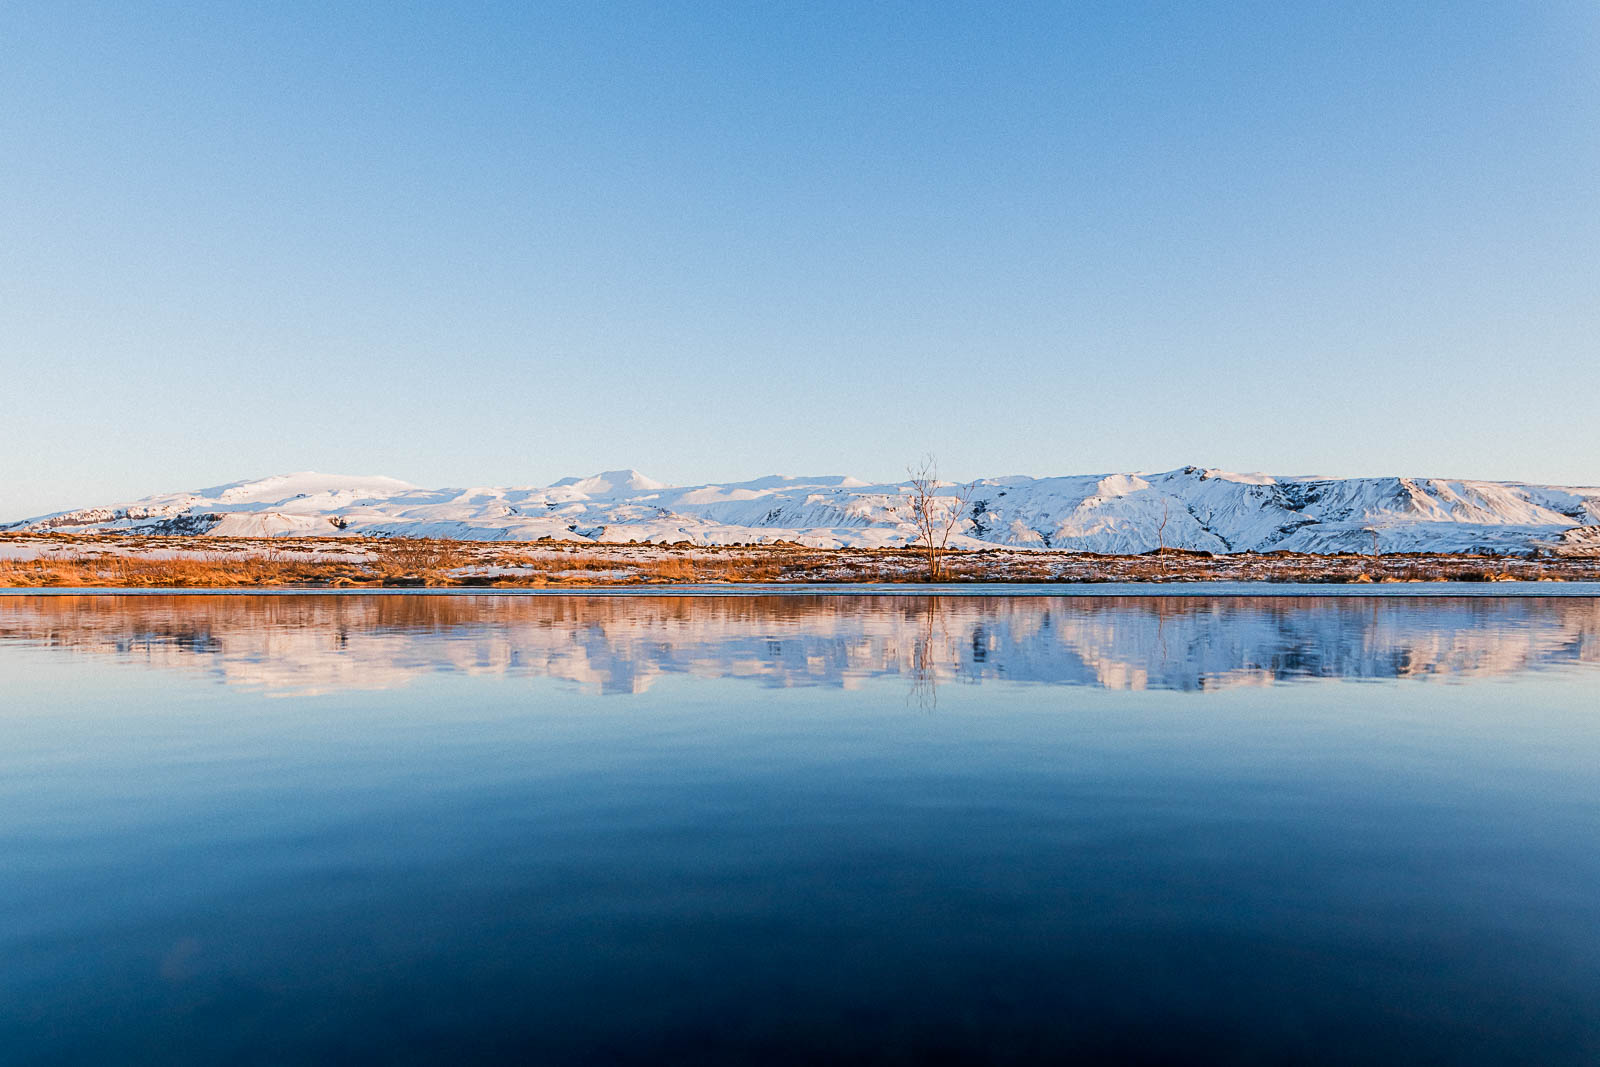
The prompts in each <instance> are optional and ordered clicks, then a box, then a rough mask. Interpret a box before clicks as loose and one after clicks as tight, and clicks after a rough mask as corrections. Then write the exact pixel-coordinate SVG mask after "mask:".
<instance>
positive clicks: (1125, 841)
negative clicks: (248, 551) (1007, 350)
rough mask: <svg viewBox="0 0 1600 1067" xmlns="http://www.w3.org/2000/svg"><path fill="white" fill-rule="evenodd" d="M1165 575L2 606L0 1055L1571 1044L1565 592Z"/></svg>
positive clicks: (1020, 1052) (1406, 1055)
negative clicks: (1169, 585) (1045, 586)
mask: <svg viewBox="0 0 1600 1067" xmlns="http://www.w3.org/2000/svg"><path fill="white" fill-rule="evenodd" d="M1147 592H1148V591H1147ZM1154 592H1155V593H1156V594H1157V595H1143V596H1042V595H1029V596H998V595H997V596H987V595H963V596H917V595H802V594H777V593H774V594H771V595H757V596H706V595H694V596H689V595H683V596H678V595H657V596H641V595H629V596H602V595H561V596H496V595H460V594H453V595H448V596H427V595H341V596H328V595H324V596H300V595H278V596H265V595H263V596H212V595H182V596H160V595H158V596H115V595H81V596H16V595H0V694H3V697H0V704H3V710H0V857H3V860H0V1062H4V1063H7V1064H47V1063H50V1064H54V1063H60V1064H77V1063H118V1064H156V1063H160V1064H170V1063H207V1064H210V1063H235V1064H239V1063H261V1064H284V1063H296V1064H303V1063H326V1062H338V1063H367V1062H371V1063H405V1062H432V1061H439V1060H449V1061H462V1060H475V1059H486V1058H491V1057H493V1058H504V1059H517V1060H522V1061H527V1062H536V1063H546V1064H576V1063H696V1064H699V1063H728V1062H760V1063H786V1062H793V1063H813V1062H818V1061H823V1062H856V1061H872V1062H888V1063H907V1064H910V1063H929V1062H935V1063H939V1062H951V1063H961V1062H991V1063H1021V1062H1028V1063H1033V1062H1038V1061H1040V1060H1053V1061H1060V1060H1071V1059H1081V1060H1087V1061H1094V1060H1114V1061H1119V1062H1145V1063H1162V1062H1175V1061H1200V1062H1213V1063H1251V1064H1257V1063H1299V1064H1322V1063H1328V1064H1332V1063H1374V1062H1404V1063H1407V1064H1426V1063H1438V1064H1480V1063H1481V1064H1491V1063H1492V1064H1503V1063H1537V1064H1593V1063H1596V1062H1600V597H1595V596H1581V595H1580V596H1574V595H1565V596H1532V595H1515V596H1506V595H1494V591H1493V590H1489V591H1487V592H1485V591H1475V592H1474V594H1473V595H1452V594H1451V593H1450V592H1436V593H1435V595H1429V596H1390V595H1341V596H1312V595H1274V596H1254V595H1239V596H1218V595H1194V593H1195V590H1193V589H1189V590H1184V591H1182V592H1183V593H1184V594H1185V595H1165V594H1164V592H1163V591H1161V590H1156V591H1154ZM1280 592H1282V591H1280ZM1345 592H1346V593H1349V592H1351V591H1350V590H1345ZM1568 592H1571V591H1570V590H1569V591H1568Z"/></svg>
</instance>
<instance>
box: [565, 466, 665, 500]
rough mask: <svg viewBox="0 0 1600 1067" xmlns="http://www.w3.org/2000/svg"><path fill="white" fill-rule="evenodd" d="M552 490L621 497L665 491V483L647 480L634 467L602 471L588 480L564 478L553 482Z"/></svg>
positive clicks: (652, 479)
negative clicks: (626, 494) (572, 490)
mask: <svg viewBox="0 0 1600 1067" xmlns="http://www.w3.org/2000/svg"><path fill="white" fill-rule="evenodd" d="M550 488H552V489H575V490H577V491H578V492H580V493H582V494H584V495H585V496H621V495H623V494H624V493H647V492H650V491H652V490H655V489H665V488H667V484H666V483H665V482H658V481H656V480H655V479H654V478H647V477H645V476H644V475H643V474H640V473H639V472H638V471H636V470H634V469H633V468H632V467H628V468H625V469H623V470H616V471H601V472H600V473H599V474H591V475H590V476H589V477H587V478H562V479H561V480H560V481H558V482H552V483H551V485H550Z"/></svg>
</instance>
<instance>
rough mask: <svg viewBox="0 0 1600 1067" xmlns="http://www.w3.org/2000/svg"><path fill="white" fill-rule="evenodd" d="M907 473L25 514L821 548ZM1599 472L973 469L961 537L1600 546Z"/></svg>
mask: <svg viewBox="0 0 1600 1067" xmlns="http://www.w3.org/2000/svg"><path fill="white" fill-rule="evenodd" d="M908 503H909V497H908V494H907V487H906V486H905V485H903V484H886V485H867V484H865V483H863V482H859V481H856V480H854V479H851V478H839V477H825V478H787V477H777V476H774V477H770V478H760V479H757V480H755V481H750V482H739V483H734V484H725V485H700V486H687V487H683V486H680V487H674V486H666V485H662V484H660V483H659V482H655V481H652V480H650V479H649V478H646V477H645V476H644V475H642V474H640V473H638V472H637V471H631V470H627V471H610V472H607V473H605V474H597V475H594V476H593V477H590V478H564V479H562V480H561V481H558V482H556V483H555V484H554V485H550V486H546V487H543V488H523V489H498V488H474V489H419V488H417V487H416V486H413V485H408V484H407V483H405V482H401V481H396V480H395V479H393V478H351V477H342V476H337V475H322V474H309V473H307V474H289V475H279V476H276V477H272V478H263V479H260V480H258V481H248V482H235V483H232V484H230V485H222V486H216V487H214V488H211V489H200V490H195V491H194V492H188V493H167V494H162V495H159V496H153V497H147V498H146V499H144V500H139V501H134V502H131V503H124V504H115V505H108V506H104V507H90V508H82V509H79V510H77V511H70V512H62V513H60V514H57V515H47V516H43V517H41V518H37V519H30V520H27V521H24V522H21V523H16V524H14V526H13V528H16V529H25V530H57V531H72V532H84V531H92V530H119V531H144V532H150V533H167V534H200V533H209V534H214V535H229V536H280V535H290V534H295V535H310V534H319V535H339V534H344V535H353V534H367V535H375V536H393V535H404V536H412V537H451V538H463V539H471V540H489V541H492V540H536V539H538V538H541V537H552V538H556V539H561V540H579V541H585V540H588V541H605V542H625V541H651V542H676V541H690V542H693V543H695V544H702V545H714V544H731V543H736V542H763V541H776V540H789V541H798V542H800V543H803V544H808V545H814V546H819V547H836V546H843V545H848V546H881V545H902V544H906V543H909V542H910V541H911V540H912V539H913V537H914V533H915V532H914V529H913V527H912V524H911V521H910V519H911V512H910V508H909V506H908ZM1597 531H1600V488H1590V489H1574V488H1562V487H1559V486H1544V485H1524V484H1521V483H1515V482H1468V481H1447V480H1442V479H1429V478H1346V479H1330V478H1295V479H1291V478H1273V477H1270V476H1267V475H1262V474H1232V473H1229V472H1227V471H1218V470H1202V469H1200V468H1198V467H1185V468H1183V469H1181V470H1175V471H1167V472H1165V473H1162V474H1111V475H1084V476H1077V477H1065V478H1022V477H1016V478H991V479H983V480H980V481H978V482H976V483H974V484H973V485H972V499H971V501H970V503H969V505H968V507H967V508H966V509H965V511H964V513H963V515H962V516H961V519H960V523H959V529H958V530H957V533H956V536H955V538H954V540H953V542H952V543H953V544H957V545H960V546H962V547H966V548H985V547H993V546H996V545H1005V546H1011V547H1016V548H1049V547H1055V548H1061V549H1076V550H1082V551H1089V552H1117V553H1121V552H1142V551H1145V550H1147V549H1151V548H1155V547H1156V546H1157V544H1158V543H1159V542H1160V540H1164V542H1165V544H1166V545H1168V546H1169V547H1174V548H1190V549H1201V550H1205V551H1210V552H1242V551H1246V550H1255V551H1269V550H1275V549H1283V550H1288V551H1295V552H1350V551H1359V552H1367V551H1371V550H1372V547H1373V537H1374V535H1376V537H1377V539H1378V544H1379V546H1380V547H1381V549H1382V550H1383V551H1388V552H1411V551H1429V552H1469V551H1501V552H1526V551H1529V550H1530V549H1532V548H1534V547H1535V546H1538V545H1542V544H1555V543H1560V544H1561V545H1562V547H1563V548H1564V549H1565V550H1568V551H1573V552H1583V551H1600V547H1597V544H1600V543H1597V542H1596V540H1595V537H1594V536H1593V535H1594V534H1595V533H1596V532H1597Z"/></svg>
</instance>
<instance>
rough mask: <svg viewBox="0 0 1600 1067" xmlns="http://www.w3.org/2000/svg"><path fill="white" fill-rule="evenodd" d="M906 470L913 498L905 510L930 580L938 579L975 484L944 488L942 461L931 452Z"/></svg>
mask: <svg viewBox="0 0 1600 1067" xmlns="http://www.w3.org/2000/svg"><path fill="white" fill-rule="evenodd" d="M906 473H907V474H908V475H910V478H911V499H910V500H909V501H908V502H907V503H906V504H905V505H904V512H903V513H904V514H905V516H906V518H908V519H909V520H910V521H911V523H912V525H914V526H915V527H916V528H917V539H916V542H915V543H917V544H920V545H921V546H922V550H923V552H924V553H926V556H927V561H928V581H930V582H937V581H938V580H939V579H940V578H941V577H943V576H944V554H945V552H946V551H948V550H949V545H950V535H951V534H952V533H954V532H955V531H956V527H958V526H960V525H961V522H962V520H963V519H965V518H966V513H967V507H968V505H969V504H971V502H972V489H973V487H972V486H971V485H952V486H948V487H944V486H943V485H942V483H941V482H940V481H939V462H938V460H936V459H935V458H934V457H933V456H932V455H926V456H923V457H922V459H921V461H920V462H918V463H915V464H912V465H911V466H909V467H907V468H906ZM941 488H943V489H944V491H943V492H941V491H940V490H941Z"/></svg>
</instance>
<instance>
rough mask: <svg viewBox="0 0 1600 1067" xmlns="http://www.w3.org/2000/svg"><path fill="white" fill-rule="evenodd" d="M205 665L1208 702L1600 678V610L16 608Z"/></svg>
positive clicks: (265, 672) (745, 603)
mask: <svg viewBox="0 0 1600 1067" xmlns="http://www.w3.org/2000/svg"><path fill="white" fill-rule="evenodd" d="M19 641H20V642H26V643H29V644H31V645H35V646H43V647H47V648H52V649H62V650H67V651H73V652H83V653H99V654H103V655H107V656H111V657H114V658H116V659H117V660H119V661H124V662H132V663H140V664H145V665H148V666H151V667H156V668H173V669H184V670H196V669H199V670H205V671H209V672H212V673H214V674H215V675H216V676H217V677H219V678H220V679H221V680H222V681H224V682H226V683H228V684H239V685H248V686H252V687H257V688H262V689H265V690H268V691H272V692H282V693H302V694H305V693H316V692H328V691H336V690H340V689H379V688H388V687H392V686H396V685H402V684H405V683H406V682H407V681H409V680H410V679H413V678H415V677H417V676H418V675H421V674H425V673H430V672H437V671H459V672H467V673H489V674H520V675H530V676H549V677H554V678H562V679H566V680H569V681H571V682H575V683H578V684H580V685H583V686H585V687H590V688H594V689H597V690H599V691H602V692H606V693H636V692H640V691H642V690H644V689H645V688H647V687H648V686H649V685H650V684H651V683H652V682H653V681H654V680H655V679H657V678H660V677H662V676H664V675H671V674H680V673H687V674H694V675H700V676H706V677H734V678H745V679H750V680H752V681H755V682H758V683H761V684H764V685H771V686H794V685H834V686H850V685H852V684H855V683H858V682H859V681H861V680H862V679H866V678H874V677H883V676H899V677H903V678H906V679H908V680H909V681H912V682H914V683H919V684H922V685H928V684H942V683H945V682H957V681H965V682H982V681H988V680H993V679H1007V680H1011V681H1020V682H1038V683H1046V684H1056V685H1087V686H1098V687H1104V688H1110V689H1145V688H1152V689H1180V690H1205V689H1217V688H1223V687H1228V686H1237V685H1266V684H1272V683H1275V682H1283V681H1290V680H1295V679H1306V678H1358V679H1359V678H1407V677H1450V678H1470V677H1483V676H1497V675H1507V674H1514V673H1517V672H1521V671H1528V670H1536V669H1541V668H1548V667H1556V666H1562V665H1575V664H1586V665H1590V666H1593V665H1597V664H1600V600H1597V599H1589V598H1561V599H1539V598H1484V597H1460V598H1456V597H1448V598H1437V599H1427V600H1413V599H1394V598H1384V597H1381V596H1380V597H1371V598H1316V597H1308V598H1287V597H1263V598H1253V597H1219V598H1198V597H1173V598H1137V599H1125V598H1096V597H1070V598H1060V599H1056V598H1008V597H959V598H940V597H915V596H896V597H871V596H860V597H855V596H827V597H807V596H770V597H761V596H757V597H734V598H718V597H681V598H680V597H640V598H633V597H584V596H570V597H568V596H562V597H538V598H504V597H493V596H450V597H396V596H381V597H361V596H351V597H298V596H288V597H285V596H271V597H239V596H234V597H194V596H184V597H159V596H157V597H137V598H119V597H92V596H86V597H75V596H74V597H48V598H29V597H0V643H9V642H19Z"/></svg>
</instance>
